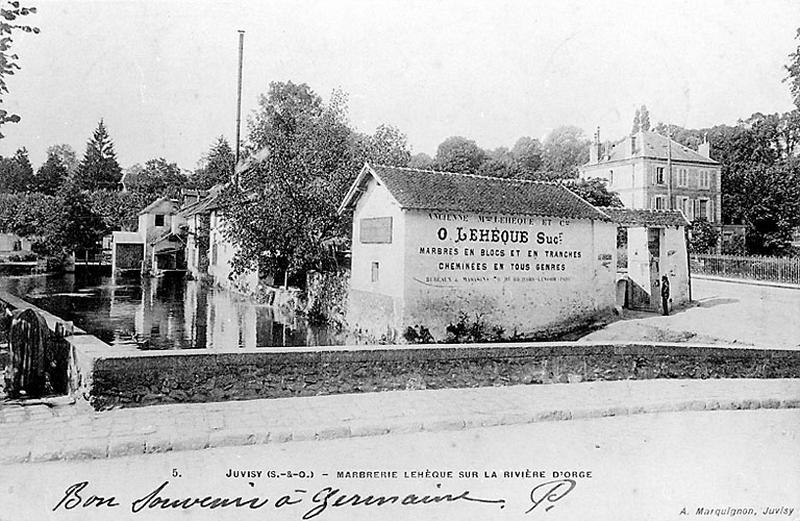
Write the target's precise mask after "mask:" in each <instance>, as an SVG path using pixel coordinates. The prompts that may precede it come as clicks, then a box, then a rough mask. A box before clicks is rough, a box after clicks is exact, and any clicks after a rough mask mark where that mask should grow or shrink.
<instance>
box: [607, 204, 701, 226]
mask: <svg viewBox="0 0 800 521" xmlns="http://www.w3.org/2000/svg"><path fill="white" fill-rule="evenodd" d="M598 209H599V210H602V212H603V213H604V214H606V215H608V216H609V217H611V220H612V221H614V222H615V223H617V224H619V225H621V226H627V227H645V226H688V225H689V221H687V220H686V217H684V215H683V212H681V211H680V210H644V209H638V208H613V207H611V206H601V207H599V208H598Z"/></svg>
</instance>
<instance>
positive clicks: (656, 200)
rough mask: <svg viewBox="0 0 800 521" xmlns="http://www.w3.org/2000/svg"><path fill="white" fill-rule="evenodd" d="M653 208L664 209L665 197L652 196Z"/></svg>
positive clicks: (665, 206) (665, 205)
mask: <svg viewBox="0 0 800 521" xmlns="http://www.w3.org/2000/svg"><path fill="white" fill-rule="evenodd" d="M653 208H655V209H656V210H664V209H666V208H667V198H666V197H664V196H663V195H657V196H655V197H653Z"/></svg>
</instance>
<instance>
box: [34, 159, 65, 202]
mask: <svg viewBox="0 0 800 521" xmlns="http://www.w3.org/2000/svg"><path fill="white" fill-rule="evenodd" d="M67 174H68V172H67V167H66V166H65V165H64V164H63V163H62V162H61V160H60V159H59V158H58V156H56V155H55V154H53V153H50V154H48V155H47V160H46V161H45V162H44V164H43V165H42V166H41V167H39V170H38V171H37V172H36V175H35V176H34V178H33V189H34V191H36V192H41V193H43V194H47V195H55V194H56V193H57V192H58V189H59V188H60V187H61V185H63V184H64V181H66V179H67Z"/></svg>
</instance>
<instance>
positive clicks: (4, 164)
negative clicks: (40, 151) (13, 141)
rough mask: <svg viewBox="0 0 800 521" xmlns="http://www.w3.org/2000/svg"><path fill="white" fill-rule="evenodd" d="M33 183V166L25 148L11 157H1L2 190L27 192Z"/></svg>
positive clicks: (0, 175)
mask: <svg viewBox="0 0 800 521" xmlns="http://www.w3.org/2000/svg"><path fill="white" fill-rule="evenodd" d="M32 185H33V167H32V166H31V162H30V160H29V159H28V151H27V150H26V149H25V148H21V149H19V150H17V152H16V153H15V154H14V155H13V156H11V157H5V158H4V157H0V192H26V191H28V190H30V189H31V187H32Z"/></svg>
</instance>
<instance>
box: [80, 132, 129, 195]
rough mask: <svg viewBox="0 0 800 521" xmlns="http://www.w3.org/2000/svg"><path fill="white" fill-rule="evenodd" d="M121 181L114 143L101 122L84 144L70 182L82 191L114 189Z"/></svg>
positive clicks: (120, 171)
mask: <svg viewBox="0 0 800 521" xmlns="http://www.w3.org/2000/svg"><path fill="white" fill-rule="evenodd" d="M120 179H122V169H121V168H120V166H119V163H117V154H116V152H114V143H113V142H112V141H111V138H110V137H109V135H108V131H107V130H106V127H105V124H104V123H103V120H102V119H101V120H100V123H98V125H97V129H95V131H94V134H93V136H92V139H90V140H89V142H88V143H86V152H85V153H84V155H83V159H82V160H81V162H80V164H79V165H78V168H77V170H76V171H75V174H74V175H73V176H72V182H73V184H74V185H75V187H77V188H79V189H82V190H102V189H116V188H117V185H118V184H119V182H120Z"/></svg>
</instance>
